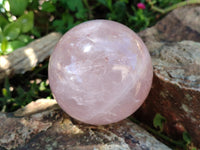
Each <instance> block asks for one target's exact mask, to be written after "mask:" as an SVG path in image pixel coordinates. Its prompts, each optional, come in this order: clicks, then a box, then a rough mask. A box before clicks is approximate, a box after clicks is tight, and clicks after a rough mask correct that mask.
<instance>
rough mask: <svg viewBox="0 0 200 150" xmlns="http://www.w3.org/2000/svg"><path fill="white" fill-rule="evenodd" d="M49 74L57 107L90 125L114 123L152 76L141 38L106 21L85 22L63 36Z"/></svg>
mask: <svg viewBox="0 0 200 150" xmlns="http://www.w3.org/2000/svg"><path fill="white" fill-rule="evenodd" d="M48 71H49V72H48V73H49V82H50V87H51V90H52V93H53V95H54V97H55V99H56V100H57V102H58V104H59V105H60V107H61V108H62V109H63V110H64V111H65V112H66V113H67V114H69V115H70V116H71V117H73V118H75V119H77V120H79V121H82V122H84V123H88V124H93V125H105V124H110V123H114V122H118V121H120V120H123V119H125V118H126V117H128V116H130V115H131V114H132V113H134V112H135V111H136V110H137V109H138V108H139V107H140V106H141V105H142V103H143V102H144V100H145V98H146V97H147V95H148V93H149V91H150V88H151V83H152V77H153V69H152V63H151V58H150V55H149V52H148V50H147V48H146V46H145V45H144V43H143V42H142V40H141V39H140V38H139V37H138V36H137V35H136V33H134V32H133V31H132V30H131V29H129V28H128V27H126V26H124V25H122V24H120V23H117V22H114V21H108V20H93V21H88V22H85V23H82V24H80V25H77V26H76V27H74V28H72V29H71V30H69V31H68V32H67V33H66V34H64V35H63V37H62V38H61V40H60V41H59V42H58V44H57V46H56V48H55V50H54V51H53V53H52V55H51V58H50V62H49V70H48Z"/></svg>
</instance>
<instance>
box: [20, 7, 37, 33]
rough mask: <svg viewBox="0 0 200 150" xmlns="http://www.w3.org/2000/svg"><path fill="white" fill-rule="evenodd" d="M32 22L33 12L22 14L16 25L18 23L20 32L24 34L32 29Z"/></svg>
mask: <svg viewBox="0 0 200 150" xmlns="http://www.w3.org/2000/svg"><path fill="white" fill-rule="evenodd" d="M33 21H34V15H33V12H32V11H30V12H28V13H27V14H24V15H22V16H21V17H19V19H18V20H17V21H16V23H18V24H19V25H20V26H21V32H22V33H26V32H28V31H30V30H31V29H32V28H33Z"/></svg>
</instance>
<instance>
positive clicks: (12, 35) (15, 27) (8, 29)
mask: <svg viewBox="0 0 200 150" xmlns="http://www.w3.org/2000/svg"><path fill="white" fill-rule="evenodd" d="M3 34H4V36H5V38H6V39H7V40H14V39H16V38H17V37H18V35H19V34H20V25H19V24H17V23H16V22H13V23H10V24H7V25H6V26H5V28H4V30H3Z"/></svg>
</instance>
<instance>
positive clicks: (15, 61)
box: [0, 32, 61, 82]
mask: <svg viewBox="0 0 200 150" xmlns="http://www.w3.org/2000/svg"><path fill="white" fill-rule="evenodd" d="M60 38H61V34H59V33H55V32H54V33H50V34H48V35H46V36H44V37H42V38H40V39H37V40H35V41H33V42H31V43H29V44H28V45H27V46H25V47H22V48H19V49H17V50H15V51H14V52H12V53H10V54H8V55H4V56H0V82H2V81H3V80H4V78H5V77H6V76H8V77H10V76H12V75H14V74H18V73H25V72H26V71H29V70H31V69H32V68H34V67H35V66H36V65H37V64H38V63H39V62H42V61H43V60H44V59H45V58H47V57H49V56H50V54H51V53H52V51H53V49H54V47H55V45H56V44H57V42H58V40H59V39H60Z"/></svg>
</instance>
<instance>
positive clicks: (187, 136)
mask: <svg viewBox="0 0 200 150" xmlns="http://www.w3.org/2000/svg"><path fill="white" fill-rule="evenodd" d="M183 140H184V141H185V143H186V145H188V144H190V143H191V141H192V140H191V137H190V135H189V134H188V132H186V131H185V132H183Z"/></svg>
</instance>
